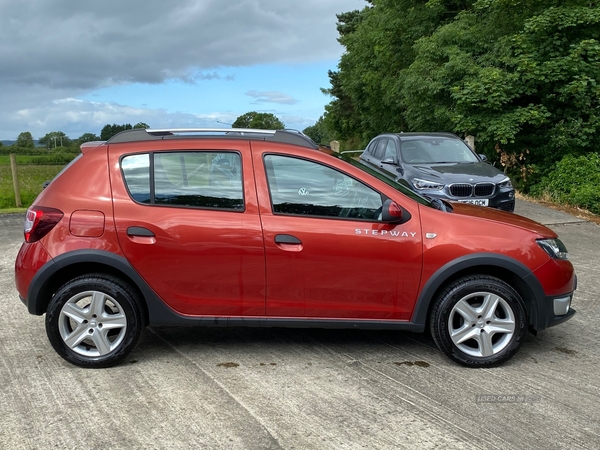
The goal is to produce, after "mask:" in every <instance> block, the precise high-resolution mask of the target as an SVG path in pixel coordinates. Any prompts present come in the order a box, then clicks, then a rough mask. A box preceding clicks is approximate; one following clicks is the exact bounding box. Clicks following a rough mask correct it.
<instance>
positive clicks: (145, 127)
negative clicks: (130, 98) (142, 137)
mask: <svg viewBox="0 0 600 450" xmlns="http://www.w3.org/2000/svg"><path fill="white" fill-rule="evenodd" d="M133 128H143V129H144V130H147V129H148V128H150V125H148V124H147V123H144V122H138V123H136V124H135V125H134V126H133Z"/></svg>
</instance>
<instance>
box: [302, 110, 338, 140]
mask: <svg viewBox="0 0 600 450" xmlns="http://www.w3.org/2000/svg"><path fill="white" fill-rule="evenodd" d="M302 132H303V133H304V134H305V135H307V136H308V137H309V138H311V139H312V140H313V141H315V142H316V143H317V144H324V145H329V143H330V142H331V141H333V140H334V134H333V132H332V130H331V129H330V128H329V126H328V124H327V123H326V121H325V118H324V117H323V116H321V117H319V120H317V122H316V123H315V124H314V125H312V126H310V127H306V128H305V129H304V130H303V131H302Z"/></svg>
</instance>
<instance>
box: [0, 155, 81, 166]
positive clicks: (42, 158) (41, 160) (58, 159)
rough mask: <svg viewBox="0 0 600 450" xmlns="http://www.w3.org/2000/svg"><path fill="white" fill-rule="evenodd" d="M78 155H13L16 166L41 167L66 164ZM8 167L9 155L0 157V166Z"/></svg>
mask: <svg viewBox="0 0 600 450" xmlns="http://www.w3.org/2000/svg"><path fill="white" fill-rule="evenodd" d="M77 155H78V153H68V152H55V153H49V154H45V155H15V159H16V161H17V165H21V164H36V165H37V164H41V165H54V164H63V165H64V164H67V163H69V162H70V161H71V160H72V159H73V158H75V156H77ZM2 165H10V156H9V155H0V166H2Z"/></svg>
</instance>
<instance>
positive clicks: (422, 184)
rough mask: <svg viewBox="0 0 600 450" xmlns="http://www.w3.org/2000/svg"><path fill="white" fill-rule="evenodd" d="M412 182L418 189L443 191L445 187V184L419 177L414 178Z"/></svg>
mask: <svg viewBox="0 0 600 450" xmlns="http://www.w3.org/2000/svg"><path fill="white" fill-rule="evenodd" d="M412 184H413V186H414V187H415V188H416V189H418V190H420V191H424V190H436V191H441V190H442V189H444V185H443V184H440V183H437V182H435V181H427V180H420V179H419V178H415V179H413V180H412Z"/></svg>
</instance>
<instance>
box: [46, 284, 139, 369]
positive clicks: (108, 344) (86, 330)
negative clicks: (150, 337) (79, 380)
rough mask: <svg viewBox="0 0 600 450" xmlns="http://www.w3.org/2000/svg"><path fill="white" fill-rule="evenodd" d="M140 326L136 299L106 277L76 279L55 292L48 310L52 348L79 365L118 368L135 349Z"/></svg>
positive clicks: (134, 295) (131, 292) (47, 320)
mask: <svg viewBox="0 0 600 450" xmlns="http://www.w3.org/2000/svg"><path fill="white" fill-rule="evenodd" d="M143 328H144V320H143V316H142V314H141V307H140V302H139V299H138V297H137V295H136V294H135V293H134V291H133V290H132V289H131V288H130V287H129V286H128V285H127V284H126V283H124V282H123V281H121V280H120V279H118V278H115V277H112V276H108V275H100V274H95V275H85V276H81V277H78V278H74V279H73V280H71V281H69V282H68V283H66V284H65V285H64V286H63V287H61V288H60V289H59V290H58V292H57V293H56V295H54V297H53V298H52V300H51V301H50V304H49V305H48V310H47V312H46V333H47V334H48V339H49V340H50V343H51V344H52V347H54V349H55V350H56V351H57V352H58V354H59V355H60V356H62V357H63V358H64V359H66V360H67V361H69V362H70V363H73V364H75V365H77V366H80V367H90V368H100V367H111V366H114V365H116V364H118V363H119V362H120V361H121V360H123V358H125V357H126V356H127V355H128V354H129V352H131V350H133V348H134V347H135V346H136V344H137V341H138V339H139V337H140V335H141V333H142V330H143Z"/></svg>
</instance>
